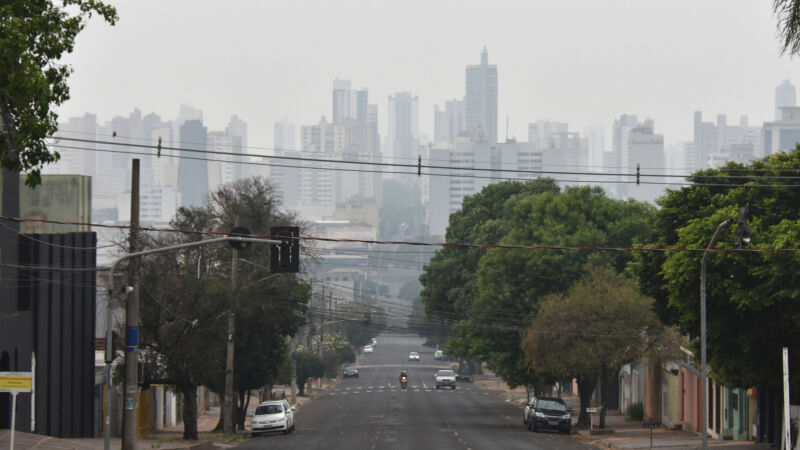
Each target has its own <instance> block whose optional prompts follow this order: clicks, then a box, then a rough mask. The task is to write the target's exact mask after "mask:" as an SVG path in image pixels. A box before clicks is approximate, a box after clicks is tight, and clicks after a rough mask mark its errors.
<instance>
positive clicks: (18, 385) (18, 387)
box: [0, 372, 33, 392]
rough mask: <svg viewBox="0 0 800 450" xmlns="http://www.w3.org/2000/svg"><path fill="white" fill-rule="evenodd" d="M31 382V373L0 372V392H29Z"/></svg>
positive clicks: (31, 385)
mask: <svg viewBox="0 0 800 450" xmlns="http://www.w3.org/2000/svg"><path fill="white" fill-rule="evenodd" d="M32 380H33V374H32V373H31V372H0V392H30V391H31V388H32V387H33V383H32Z"/></svg>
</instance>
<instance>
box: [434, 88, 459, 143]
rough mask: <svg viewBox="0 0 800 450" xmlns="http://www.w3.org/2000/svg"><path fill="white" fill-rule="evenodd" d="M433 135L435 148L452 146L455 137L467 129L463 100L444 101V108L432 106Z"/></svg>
mask: <svg viewBox="0 0 800 450" xmlns="http://www.w3.org/2000/svg"><path fill="white" fill-rule="evenodd" d="M433 120H434V136H433V143H434V145H435V146H436V147H437V148H444V147H448V146H449V147H451V148H452V147H453V146H454V145H455V141H456V137H458V135H460V134H461V133H463V132H465V131H467V112H466V104H465V102H464V100H456V99H453V100H448V101H446V102H445V103H444V110H440V109H439V106H438V105H436V106H434V111H433Z"/></svg>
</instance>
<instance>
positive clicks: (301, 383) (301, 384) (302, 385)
mask: <svg viewBox="0 0 800 450" xmlns="http://www.w3.org/2000/svg"><path fill="white" fill-rule="evenodd" d="M305 392H306V380H299V379H298V380H297V393H298V394H299V395H304V394H305Z"/></svg>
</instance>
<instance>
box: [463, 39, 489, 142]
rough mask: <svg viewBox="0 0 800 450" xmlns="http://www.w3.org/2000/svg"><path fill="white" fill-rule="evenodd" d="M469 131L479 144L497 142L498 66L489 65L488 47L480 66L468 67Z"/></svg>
mask: <svg viewBox="0 0 800 450" xmlns="http://www.w3.org/2000/svg"><path fill="white" fill-rule="evenodd" d="M464 102H465V104H466V112H465V113H466V125H467V131H469V132H470V133H472V136H473V139H474V140H475V141H478V142H491V143H494V142H497V66H495V65H489V54H488V53H487V52H486V47H484V48H483V52H481V63H480V64H479V65H472V66H467V70H466V92H465V94H464Z"/></svg>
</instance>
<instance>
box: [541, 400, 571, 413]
mask: <svg viewBox="0 0 800 450" xmlns="http://www.w3.org/2000/svg"><path fill="white" fill-rule="evenodd" d="M536 407H537V408H539V409H549V410H551V411H561V412H566V411H567V406H566V405H565V404H563V403H561V402H557V401H555V400H539V402H538V403H537V404H536Z"/></svg>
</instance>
